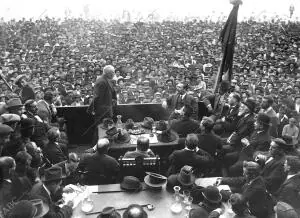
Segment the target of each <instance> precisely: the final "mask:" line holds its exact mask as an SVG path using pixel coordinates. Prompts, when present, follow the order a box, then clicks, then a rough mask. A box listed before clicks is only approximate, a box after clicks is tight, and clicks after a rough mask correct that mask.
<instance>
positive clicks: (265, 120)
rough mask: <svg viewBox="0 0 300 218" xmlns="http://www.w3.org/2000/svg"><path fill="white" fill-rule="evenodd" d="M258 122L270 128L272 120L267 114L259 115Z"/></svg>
mask: <svg viewBox="0 0 300 218" xmlns="http://www.w3.org/2000/svg"><path fill="white" fill-rule="evenodd" d="M257 122H258V123H261V124H263V125H266V126H270V123H271V118H270V116H268V115H267V114H265V113H259V114H258V115H257Z"/></svg>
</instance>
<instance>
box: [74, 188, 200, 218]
mask: <svg viewBox="0 0 300 218" xmlns="http://www.w3.org/2000/svg"><path fill="white" fill-rule="evenodd" d="M89 188H91V190H93V191H97V190H98V191H101V190H102V191H108V190H114V191H115V190H120V184H110V185H99V186H90V187H89ZM90 198H91V199H92V200H93V201H94V209H93V211H101V210H103V208H105V207H108V206H112V207H115V208H123V207H128V206H129V205H130V204H140V205H142V204H153V205H154V207H155V209H154V210H152V211H149V210H148V209H147V208H144V210H145V211H146V212H147V214H148V217H149V218H161V217H163V218H171V217H172V218H174V217H175V218H176V217H178V218H182V217H184V215H185V214H186V210H185V209H183V210H182V212H181V213H179V214H174V213H172V211H171V210H170V207H171V205H172V203H173V202H174V201H173V193H169V192H168V191H166V188H165V187H163V188H162V190H160V191H152V190H145V191H141V192H138V193H128V192H117V193H104V194H96V193H93V194H91V196H90ZM183 207H184V205H183ZM193 207H197V206H196V205H193ZM118 212H119V213H120V214H121V215H122V214H123V213H124V210H122V211H118ZM72 217H73V218H79V217H88V218H95V217H97V214H94V215H86V214H84V213H83V212H82V211H81V203H79V205H78V206H77V207H76V208H75V209H74V211H73V216H72Z"/></svg>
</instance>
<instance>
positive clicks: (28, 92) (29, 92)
mask: <svg viewBox="0 0 300 218" xmlns="http://www.w3.org/2000/svg"><path fill="white" fill-rule="evenodd" d="M19 95H21V100H22V103H23V104H24V103H25V102H26V101H27V100H29V99H33V100H34V99H35V94H34V91H33V89H32V88H31V87H30V86H29V85H26V86H25V87H23V88H22V89H21V90H20V93H19Z"/></svg>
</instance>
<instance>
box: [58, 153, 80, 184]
mask: <svg viewBox="0 0 300 218" xmlns="http://www.w3.org/2000/svg"><path fill="white" fill-rule="evenodd" d="M79 161H80V159H79V157H78V155H77V154H76V153H70V154H69V157H68V160H65V161H62V162H59V163H57V164H55V165H53V166H58V167H60V168H61V169H62V174H63V175H64V176H66V179H65V180H64V181H63V184H64V185H68V184H77V183H78V182H79V181H78V180H79V178H78V176H77V174H76V171H77V168H78V164H79Z"/></svg>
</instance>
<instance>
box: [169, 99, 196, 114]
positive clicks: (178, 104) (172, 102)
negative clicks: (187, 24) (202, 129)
mask: <svg viewBox="0 0 300 218" xmlns="http://www.w3.org/2000/svg"><path fill="white" fill-rule="evenodd" d="M167 105H168V109H169V110H170V111H172V112H173V111H174V110H175V109H177V110H179V109H181V108H182V107H183V106H184V105H189V106H191V107H192V108H193V115H192V117H193V118H197V117H198V104H197V102H196V99H195V98H194V97H193V96H191V95H188V94H186V95H185V96H184V98H183V99H182V100H180V99H179V95H178V94H174V95H171V96H170V97H168V98H167Z"/></svg>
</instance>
